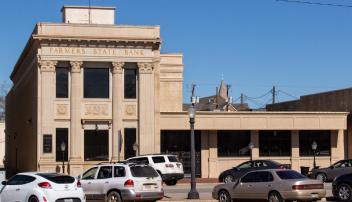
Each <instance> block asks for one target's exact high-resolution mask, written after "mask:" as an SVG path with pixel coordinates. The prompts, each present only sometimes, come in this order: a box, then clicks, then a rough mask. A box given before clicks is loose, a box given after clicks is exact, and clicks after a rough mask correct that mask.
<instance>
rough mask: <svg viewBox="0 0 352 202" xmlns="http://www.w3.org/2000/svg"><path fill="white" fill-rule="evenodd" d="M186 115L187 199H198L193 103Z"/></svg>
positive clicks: (194, 109) (194, 111)
mask: <svg viewBox="0 0 352 202" xmlns="http://www.w3.org/2000/svg"><path fill="white" fill-rule="evenodd" d="M192 103H193V102H192ZM188 117H189V123H190V125H191V190H190V191H189V192H188V199H199V193H198V191H197V189H196V154H195V153H196V152H195V142H194V123H195V117H196V108H195V107H194V105H193V104H192V106H191V107H190V108H189V109H188Z"/></svg>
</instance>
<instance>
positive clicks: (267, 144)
mask: <svg viewBox="0 0 352 202" xmlns="http://www.w3.org/2000/svg"><path fill="white" fill-rule="evenodd" d="M259 155H260V156H291V131H259Z"/></svg>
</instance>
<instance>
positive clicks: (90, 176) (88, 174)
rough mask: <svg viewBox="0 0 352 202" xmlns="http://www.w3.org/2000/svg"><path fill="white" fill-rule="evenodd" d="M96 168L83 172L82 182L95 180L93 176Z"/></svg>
mask: <svg viewBox="0 0 352 202" xmlns="http://www.w3.org/2000/svg"><path fill="white" fill-rule="evenodd" d="M97 170H98V167H94V168H91V169H89V170H88V171H87V172H85V173H84V174H83V176H82V180H92V179H94V178H95V174H96V173H97Z"/></svg>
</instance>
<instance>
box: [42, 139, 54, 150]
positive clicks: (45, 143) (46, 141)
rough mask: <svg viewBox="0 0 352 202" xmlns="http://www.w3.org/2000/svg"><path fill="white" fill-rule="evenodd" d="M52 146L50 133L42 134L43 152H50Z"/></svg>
mask: <svg viewBox="0 0 352 202" xmlns="http://www.w3.org/2000/svg"><path fill="white" fill-rule="evenodd" d="M52 146H53V137H52V135H51V134H45V135H43V152H44V153H51V152H52Z"/></svg>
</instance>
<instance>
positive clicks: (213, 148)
mask: <svg viewBox="0 0 352 202" xmlns="http://www.w3.org/2000/svg"><path fill="white" fill-rule="evenodd" d="M208 135H209V136H208V138H209V144H208V145H209V168H208V171H209V178H217V177H218V176H219V174H220V172H222V170H221V171H220V170H219V169H218V131H216V130H211V131H209V132H208Z"/></svg>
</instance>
